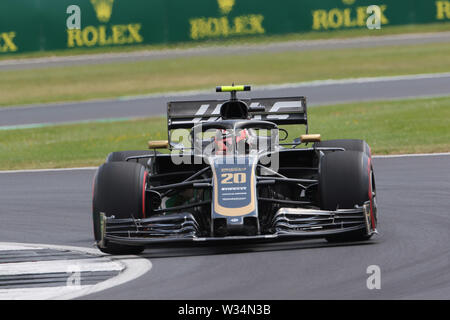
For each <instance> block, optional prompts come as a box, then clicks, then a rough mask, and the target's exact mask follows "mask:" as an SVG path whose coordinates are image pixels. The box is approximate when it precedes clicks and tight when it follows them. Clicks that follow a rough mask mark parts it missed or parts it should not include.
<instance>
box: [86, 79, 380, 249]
mask: <svg viewBox="0 0 450 320" xmlns="http://www.w3.org/2000/svg"><path fill="white" fill-rule="evenodd" d="M249 90H250V86H234V85H233V86H222V87H217V88H216V91H218V92H230V93H231V99H229V100H226V101H221V100H217V101H216V100H206V101H176V102H169V103H168V108H167V121H168V122H167V124H168V140H167V141H150V142H149V148H150V149H152V150H147V151H146V150H143V151H121V152H112V153H111V154H109V156H108V157H107V159H106V163H104V164H102V165H101V166H100V167H99V169H98V171H97V173H96V176H95V179H94V186H93V223H94V234H95V240H96V242H97V245H98V247H99V249H100V250H101V251H103V252H106V253H112V254H129V253H140V252H141V251H142V250H143V249H144V248H145V247H149V246H152V245H156V244H160V243H178V242H184V243H185V242H197V243H198V242H214V241H216V242H218V241H255V240H266V241H267V240H275V239H311V238H325V239H327V240H328V241H330V242H335V241H360V240H367V239H369V238H370V237H371V236H372V235H373V234H374V233H376V225H377V206H376V191H375V179H374V173H373V168H372V162H371V153H370V148H369V146H368V145H367V143H366V142H364V141H362V140H329V141H321V139H320V135H319V134H308V120H307V112H306V99H305V98H304V97H287V98H286V97H284V98H261V99H242V100H239V99H237V97H236V92H237V91H249ZM300 124H303V125H305V126H306V134H303V135H301V136H300V137H298V138H296V139H293V141H292V142H284V141H287V138H288V131H287V130H286V129H285V128H283V127H279V126H285V125H300ZM280 141H281V142H280ZM161 148H166V149H169V150H170V152H169V153H160V152H158V151H156V149H161Z"/></svg>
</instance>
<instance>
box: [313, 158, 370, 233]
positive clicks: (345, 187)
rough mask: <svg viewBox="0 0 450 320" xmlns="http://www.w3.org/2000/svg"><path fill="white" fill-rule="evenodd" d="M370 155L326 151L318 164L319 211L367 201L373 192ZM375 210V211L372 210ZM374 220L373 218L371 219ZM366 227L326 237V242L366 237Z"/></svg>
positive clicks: (342, 207) (345, 207)
mask: <svg viewBox="0 0 450 320" xmlns="http://www.w3.org/2000/svg"><path fill="white" fill-rule="evenodd" d="M373 177H374V174H373V168H372V163H371V158H370V157H368V156H367V153H365V152H360V151H334V152H329V153H326V154H325V155H324V156H323V157H322V158H321V160H320V165H319V197H320V207H321V209H322V210H331V211H332V210H336V209H338V208H339V209H351V208H354V207H355V205H358V206H362V205H363V204H364V203H365V202H367V201H371V205H372V207H373V208H375V202H374V201H375V199H374V197H373V192H375V181H374V178H373ZM374 212H376V210H374ZM375 221H376V220H375ZM370 237H371V235H368V234H367V232H366V229H365V228H364V229H361V230H355V231H350V232H347V233H342V234H338V235H332V236H328V237H326V240H327V241H328V242H346V241H362V240H368V239H369V238H370Z"/></svg>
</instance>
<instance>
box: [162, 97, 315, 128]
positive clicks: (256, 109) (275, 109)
mask: <svg viewBox="0 0 450 320" xmlns="http://www.w3.org/2000/svg"><path fill="white" fill-rule="evenodd" d="M240 100H241V101H243V102H245V103H246V104H247V106H248V111H249V117H250V119H252V120H263V121H270V122H273V123H275V124H277V125H285V124H304V125H306V132H308V117H307V112H306V98H305V97H283V98H255V99H240ZM227 101H228V100H203V101H173V102H169V103H168V104H167V128H168V130H169V131H170V130H174V129H181V128H192V127H193V126H194V125H196V124H198V123H199V122H210V121H217V120H221V117H220V107H221V106H222V104H223V103H224V102H227Z"/></svg>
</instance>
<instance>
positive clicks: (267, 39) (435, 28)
mask: <svg viewBox="0 0 450 320" xmlns="http://www.w3.org/2000/svg"><path fill="white" fill-rule="evenodd" d="M442 31H450V22H441V23H430V24H411V25H406V26H383V27H382V28H381V29H380V30H369V29H366V28H363V29H349V30H333V31H320V32H318V31H311V32H304V33H289V34H285V35H273V36H267V35H262V36H249V37H240V38H232V39H220V40H206V41H201V42H182V43H173V44H156V45H139V46H126V47H123V46H121V47H99V48H89V49H87V48H82V49H71V50H52V51H38V52H29V53H19V54H17V53H16V54H4V55H0V60H9V59H28V58H40V57H49V56H72V55H83V54H95V53H111V52H114V53H120V52H132V51H142V50H164V49H175V48H178V49H180V48H195V47H199V46H223V45H235V44H248V43H250V44H256V43H272V42H283V41H298V40H320V39H332V38H334V39H343V38H356V37H369V36H370V37H372V36H387V35H394V34H403V33H430V32H442Z"/></svg>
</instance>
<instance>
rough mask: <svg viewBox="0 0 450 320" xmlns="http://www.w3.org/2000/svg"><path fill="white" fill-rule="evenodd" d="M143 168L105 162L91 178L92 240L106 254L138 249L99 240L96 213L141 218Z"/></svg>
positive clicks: (144, 178) (142, 210)
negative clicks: (101, 244)
mask: <svg viewBox="0 0 450 320" xmlns="http://www.w3.org/2000/svg"><path fill="white" fill-rule="evenodd" d="M147 174H148V173H147V171H146V170H145V167H144V166H143V165H141V164H139V163H136V162H108V163H104V164H103V165H101V166H100V167H99V169H98V171H97V174H96V175H95V178H94V185H93V197H92V198H93V199H92V218H93V224H94V237H95V240H96V242H97V245H98V248H99V249H100V251H102V252H105V253H109V254H139V253H141V252H142V251H143V250H144V247H141V246H127V245H121V244H116V243H112V242H107V241H105V243H104V246H103V247H101V246H100V245H99V244H100V243H99V242H100V240H101V230H100V213H101V212H103V213H105V215H106V216H111V215H114V216H115V218H118V219H126V218H131V217H134V218H143V217H145V187H146V180H147Z"/></svg>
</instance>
